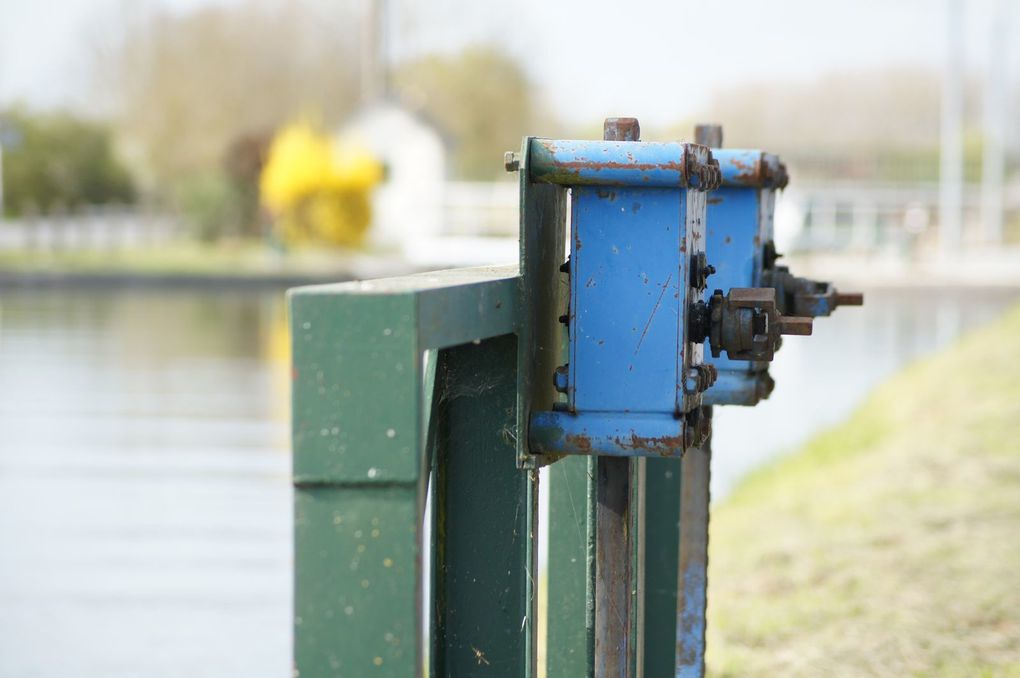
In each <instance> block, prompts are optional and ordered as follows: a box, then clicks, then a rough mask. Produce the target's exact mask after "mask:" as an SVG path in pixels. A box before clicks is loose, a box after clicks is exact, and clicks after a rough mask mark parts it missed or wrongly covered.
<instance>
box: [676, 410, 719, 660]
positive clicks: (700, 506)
mask: <svg viewBox="0 0 1020 678" xmlns="http://www.w3.org/2000/svg"><path fill="white" fill-rule="evenodd" d="M704 416H706V417H708V418H709V419H711V417H712V408H711V407H705V408H704ZM711 462H712V439H711V436H710V437H709V439H708V440H706V441H705V443H704V445H702V446H701V447H696V448H693V449H689V450H687V452H685V453H684V456H683V462H682V471H681V474H680V567H679V568H678V571H677V578H678V581H677V606H676V609H677V613H676V614H677V620H676V621H677V623H676V677H677V678H701V677H702V676H704V675H705V625H706V619H705V610H706V607H707V605H708V517H709V514H708V503H709V498H710V493H709V482H710V481H711V477H712V475H711Z"/></svg>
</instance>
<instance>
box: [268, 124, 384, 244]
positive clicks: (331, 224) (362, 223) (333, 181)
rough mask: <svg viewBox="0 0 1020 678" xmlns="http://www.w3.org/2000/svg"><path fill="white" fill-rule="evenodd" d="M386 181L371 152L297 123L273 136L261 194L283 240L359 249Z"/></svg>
mask: <svg viewBox="0 0 1020 678" xmlns="http://www.w3.org/2000/svg"><path fill="white" fill-rule="evenodd" d="M382 179H383V166H382V164H381V163H380V162H379V161H378V160H377V159H376V158H375V157H374V156H373V155H372V154H371V153H369V152H368V151H367V150H365V149H363V148H359V147H357V146H354V145H352V144H345V143H341V142H338V141H336V140H335V139H334V138H333V137H331V136H329V135H327V134H323V133H321V132H319V131H318V130H316V129H315V128H314V127H312V126H311V125H310V124H307V123H293V124H291V125H288V126H287V127H284V128H283V129H281V130H280V131H279V132H278V133H277V134H276V136H275V137H274V138H273V142H272V144H271V145H270V147H269V154H268V156H267V158H266V164H265V167H264V168H263V169H262V175H261V177H260V179H259V194H260V197H261V201H262V204H263V206H264V207H265V208H266V209H268V210H269V212H270V213H272V215H273V216H274V217H275V228H276V229H277V232H278V234H279V236H280V237H281V239H282V240H283V241H284V242H286V243H305V242H314V243H323V244H331V245H343V246H356V245H358V244H360V243H361V242H362V240H363V239H364V236H365V233H366V232H367V231H368V227H369V225H370V224H371V222H372V206H371V202H370V196H371V191H372V188H373V187H375V186H376V185H377V184H378V183H379V182H380V181H382Z"/></svg>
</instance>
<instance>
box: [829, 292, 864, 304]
mask: <svg viewBox="0 0 1020 678" xmlns="http://www.w3.org/2000/svg"><path fill="white" fill-rule="evenodd" d="M834 301H835V302H836V304H835V305H836V306H863V305H864V295H863V294H862V293H860V292H836V298H835V299H834Z"/></svg>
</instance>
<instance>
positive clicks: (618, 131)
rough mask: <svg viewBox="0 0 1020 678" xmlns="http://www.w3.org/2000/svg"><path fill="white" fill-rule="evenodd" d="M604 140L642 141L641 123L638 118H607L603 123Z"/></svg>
mask: <svg viewBox="0 0 1020 678" xmlns="http://www.w3.org/2000/svg"><path fill="white" fill-rule="evenodd" d="M602 139H603V141H640V140H641V125H640V124H639V123H638V119H637V118H606V121H605V123H603V125H602Z"/></svg>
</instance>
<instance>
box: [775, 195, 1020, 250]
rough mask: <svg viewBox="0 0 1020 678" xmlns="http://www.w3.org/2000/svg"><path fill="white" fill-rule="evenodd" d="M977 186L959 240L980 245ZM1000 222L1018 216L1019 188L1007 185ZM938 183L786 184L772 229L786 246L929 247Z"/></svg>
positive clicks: (934, 240)
mask: <svg viewBox="0 0 1020 678" xmlns="http://www.w3.org/2000/svg"><path fill="white" fill-rule="evenodd" d="M980 195H981V193H980V187H979V186H978V185H971V186H967V187H965V189H964V202H963V243H964V245H979V244H985V238H984V231H983V223H982V214H981V205H980ZM1003 207H1004V213H1005V219H1004V221H1005V222H1006V223H1007V224H1008V223H1010V221H1014V220H1016V219H1017V218H1018V217H1020V190H1017V189H1016V188H1013V189H1012V190H1007V191H1006V194H1005V196H1004V205H1003ZM938 221H939V188H938V184H936V183H928V184H922V183H917V184H903V185H896V184H861V183H848V184H839V183H826V184H806V185H803V186H796V187H792V188H790V189H787V190H786V191H785V192H784V193H783V194H782V195H781V197H780V199H779V203H778V204H777V210H776V231H777V234H778V235H779V236H780V237H785V239H786V240H787V242H786V249H790V250H800V251H858V252H874V251H882V250H895V251H899V252H903V251H910V250H916V249H918V248H924V247H926V246H934V245H935V244H936V243H937V239H938Z"/></svg>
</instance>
